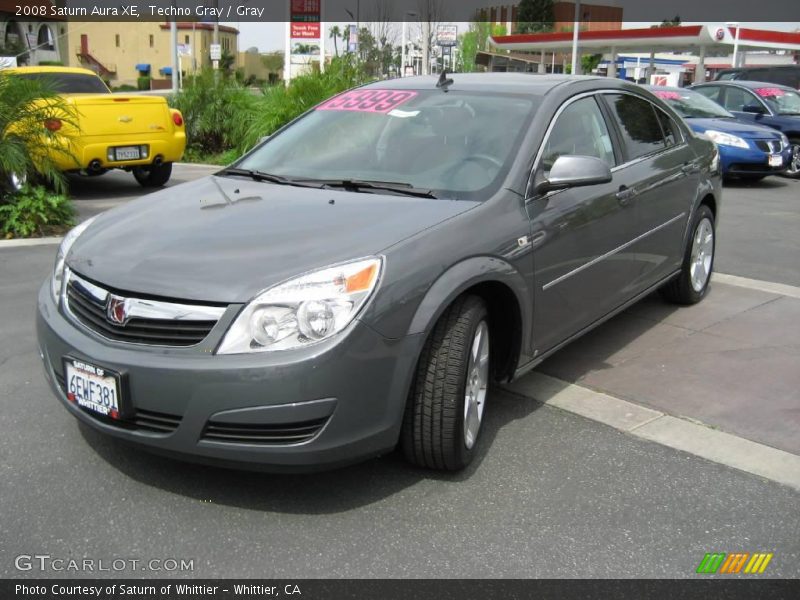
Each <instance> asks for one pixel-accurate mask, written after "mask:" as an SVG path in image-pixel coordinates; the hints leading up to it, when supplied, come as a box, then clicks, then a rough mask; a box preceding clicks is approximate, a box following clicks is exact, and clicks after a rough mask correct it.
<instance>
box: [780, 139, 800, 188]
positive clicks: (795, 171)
mask: <svg viewBox="0 0 800 600" xmlns="http://www.w3.org/2000/svg"><path fill="white" fill-rule="evenodd" d="M789 144H790V145H791V147H792V156H791V157H790V158H789V166H788V167H787V169H786V170H785V171H784V172H783V173H782V175H783V176H784V177H791V178H792V179H800V139H796V138H795V139H791V140H789Z"/></svg>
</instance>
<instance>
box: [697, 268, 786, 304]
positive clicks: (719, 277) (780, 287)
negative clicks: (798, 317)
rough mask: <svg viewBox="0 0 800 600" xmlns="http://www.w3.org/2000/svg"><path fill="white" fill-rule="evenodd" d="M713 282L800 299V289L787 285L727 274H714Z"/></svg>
mask: <svg viewBox="0 0 800 600" xmlns="http://www.w3.org/2000/svg"><path fill="white" fill-rule="evenodd" d="M711 280H712V281H716V282H717V283H726V284H728V285H735V286H736V287H743V288H748V289H751V290H760V291H762V292H768V293H770V294H779V295H781V296H789V297H790V298H798V299H800V287H795V286H793V285H786V284H785V283H773V282H772V281H761V280H760V279H748V278H747V277H739V276H738V275H726V274H725V273H714V274H713V275H712V276H711Z"/></svg>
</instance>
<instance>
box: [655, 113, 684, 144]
mask: <svg viewBox="0 0 800 600" xmlns="http://www.w3.org/2000/svg"><path fill="white" fill-rule="evenodd" d="M656 114H657V115H658V120H659V122H660V123H661V129H662V130H663V131H664V138H665V139H666V142H667V146H674V145H675V144H679V143H680V142H681V140H682V138H681V131H680V129H678V124H677V123H675V121H673V120H672V119H671V118H670V117H669V115H668V114H667V113H665V112H664V111H663V110H658V109H656Z"/></svg>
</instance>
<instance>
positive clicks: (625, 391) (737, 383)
mask: <svg viewBox="0 0 800 600" xmlns="http://www.w3.org/2000/svg"><path fill="white" fill-rule="evenodd" d="M720 279H726V278H725V277H724V276H723V277H720ZM732 279H737V278H732ZM747 281H748V280H742V282H743V283H742V284H741V285H729V284H726V283H720V282H712V289H711V290H710V292H709V295H708V297H707V298H706V299H705V300H704V301H703V302H701V303H700V304H698V305H695V306H691V307H678V306H674V305H670V304H667V303H666V302H664V301H662V300H661V299H660V297H659V296H658V295H657V294H654V295H653V296H651V297H650V298H648V299H646V300H644V301H643V302H641V303H639V304H637V305H635V306H633V307H631V308H630V309H629V310H627V311H626V312H624V313H623V314H621V315H619V316H618V317H616V318H614V319H612V320H611V321H609V322H607V323H605V324H604V325H602V326H600V327H599V328H597V329H595V330H594V331H592V332H591V333H589V334H587V335H586V336H584V337H583V338H581V339H580V340H578V341H576V342H574V343H573V344H570V345H569V346H568V347H566V348H564V349H563V350H561V351H560V352H558V353H557V354H556V355H554V356H553V357H551V358H550V359H548V360H547V361H545V362H544V363H542V365H540V366H539V367H538V368H537V369H536V371H535V372H534V374H532V375H531V376H529V377H532V378H535V377H536V376H537V374H545V375H549V376H551V377H555V378H558V379H561V380H564V381H566V382H571V383H575V384H578V385H580V386H583V387H585V388H590V389H592V390H596V391H599V392H603V393H604V394H608V395H610V396H613V397H615V398H621V399H624V400H628V401H630V402H633V403H636V404H638V405H642V406H645V407H648V408H651V409H654V410H656V411H659V412H661V413H666V414H667V415H673V416H676V417H685V418H689V419H693V420H698V421H701V422H702V423H704V424H706V425H708V426H710V427H712V428H715V429H719V430H722V431H724V432H728V433H731V434H734V435H735V436H739V437H742V438H746V439H747V440H752V441H755V442H759V443H761V444H764V445H766V446H771V447H773V448H778V449H780V450H783V451H786V452H789V453H792V454H795V455H800V435H798V432H799V431H800V298H798V297H792V296H787V295H782V294H779V293H770V292H766V291H763V290H758V289H751V287H753V286H748V287H742V285H747V283H746V282H747ZM791 289H792V290H793V289H794V288H791ZM525 379H526V378H523V379H522V380H520V382H518V383H517V384H514V385H513V386H512V388H516V389H517V390H520V391H521V390H524V389H525V387H526V381H525ZM531 381H533V380H531ZM528 383H529V386H528V387H529V388H530V382H528ZM530 389H532V388H530Z"/></svg>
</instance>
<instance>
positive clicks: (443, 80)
mask: <svg viewBox="0 0 800 600" xmlns="http://www.w3.org/2000/svg"><path fill="white" fill-rule="evenodd" d="M451 85H453V80H452V79H450V78H449V77H448V76H447V69H442V74H441V75H439V81H437V82H436V87H437V88H440V89H442V90H443V91H445V92H446V91H448V90H447V88H448V87H450V86H451Z"/></svg>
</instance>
